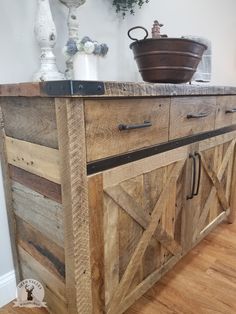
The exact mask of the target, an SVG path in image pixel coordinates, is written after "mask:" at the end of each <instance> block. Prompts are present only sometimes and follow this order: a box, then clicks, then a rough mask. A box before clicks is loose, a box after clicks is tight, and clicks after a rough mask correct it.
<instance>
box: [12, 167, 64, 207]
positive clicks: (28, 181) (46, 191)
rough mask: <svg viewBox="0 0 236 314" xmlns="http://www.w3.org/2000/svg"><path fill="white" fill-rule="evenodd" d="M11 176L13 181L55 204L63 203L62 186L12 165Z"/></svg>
mask: <svg viewBox="0 0 236 314" xmlns="http://www.w3.org/2000/svg"><path fill="white" fill-rule="evenodd" d="M9 175H10V178H11V179H12V180H13V181H16V182H18V183H21V184H23V185H25V186H26V187H28V188H30V189H32V190H34V191H35V192H38V193H40V194H42V195H44V196H46V197H47V198H49V199H51V200H53V201H55V202H58V203H61V202H62V200H61V186H60V185H59V184H57V183H54V182H52V181H49V180H47V179H44V178H42V177H39V176H36V175H34V174H32V173H30V172H28V171H25V170H23V169H21V168H18V167H15V166H12V165H9Z"/></svg>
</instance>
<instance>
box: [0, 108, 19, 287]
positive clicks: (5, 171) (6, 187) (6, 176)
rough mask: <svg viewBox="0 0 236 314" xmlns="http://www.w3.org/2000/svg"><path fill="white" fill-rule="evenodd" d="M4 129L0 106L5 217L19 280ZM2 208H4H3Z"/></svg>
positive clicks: (14, 223)
mask: <svg viewBox="0 0 236 314" xmlns="http://www.w3.org/2000/svg"><path fill="white" fill-rule="evenodd" d="M5 138H6V136H5V131H4V121H3V115H2V110H1V107H0V167H1V175H2V178H3V184H4V196H5V202H6V209H7V217H8V225H9V233H10V241H11V251H12V256H13V263H14V268H15V274H16V282H19V281H20V278H21V274H20V269H19V256H18V252H17V249H16V222H15V215H14V210H13V206H12V192H11V182H10V176H9V169H8V166H7V165H8V164H7V152H6V143H5ZM3 210H4V209H3Z"/></svg>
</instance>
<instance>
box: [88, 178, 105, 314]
mask: <svg viewBox="0 0 236 314" xmlns="http://www.w3.org/2000/svg"><path fill="white" fill-rule="evenodd" d="M88 187H89V216H90V249H91V255H90V260H91V273H92V277H91V280H92V297H93V313H94V314H103V313H104V312H105V288H104V267H105V266H104V224H103V219H104V209H103V184H102V175H101V174H99V175H96V176H92V177H90V178H89V180H88Z"/></svg>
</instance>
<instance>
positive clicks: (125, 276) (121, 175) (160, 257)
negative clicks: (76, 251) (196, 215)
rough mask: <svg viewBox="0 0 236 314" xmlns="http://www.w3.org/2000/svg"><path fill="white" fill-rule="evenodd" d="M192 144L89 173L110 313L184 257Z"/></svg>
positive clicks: (131, 299)
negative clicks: (97, 219) (97, 220)
mask: <svg viewBox="0 0 236 314" xmlns="http://www.w3.org/2000/svg"><path fill="white" fill-rule="evenodd" d="M189 148H190V147H189V146H185V147H181V148H177V149H175V150H172V151H169V152H165V153H162V154H159V155H156V156H152V157H148V158H146V159H142V160H139V161H136V162H132V163H130V164H127V165H123V166H120V167H117V168H114V169H111V170H108V171H105V172H103V173H100V174H99V175H94V176H91V177H90V178H89V185H90V186H89V187H90V190H91V188H92V187H93V191H94V192H93V193H92V194H93V195H90V197H89V198H90V204H92V206H91V205H90V207H93V208H92V209H91V210H93V211H94V215H95V211H96V212H98V210H99V216H100V217H101V212H102V213H103V214H102V215H103V219H101V220H100V222H102V223H103V230H104V233H103V241H104V276H103V277H104V296H103V297H104V299H105V302H104V307H105V312H106V313H112V314H117V313H123V312H124V310H125V309H127V307H128V306H129V305H131V304H132V303H133V302H134V301H135V300H136V299H138V298H139V297H140V296H141V295H142V294H143V293H144V291H146V290H148V288H150V287H151V286H152V285H153V284H154V283H155V282H156V281H157V280H158V279H159V278H161V277H162V275H163V274H164V273H165V272H166V271H167V270H168V269H170V268H171V267H172V266H173V265H174V264H175V263H176V262H177V260H179V259H180V257H181V254H182V241H183V239H184V229H185V228H184V227H185V226H184V224H183V217H184V214H183V212H184V207H185V205H184V204H185V202H186V191H185V190H186V186H185V185H186V176H187V171H186V169H187V164H188V162H189V158H188V155H189ZM99 178H100V179H99ZM98 181H99V184H98ZM93 182H96V184H94V183H93ZM98 191H99V192H98ZM95 194H97V196H95ZM92 199H96V203H95V202H92V201H91V200H92ZM99 204H100V205H99ZM98 208H100V209H98ZM94 219H95V218H94ZM95 223H97V222H95ZM97 235H98V232H96V241H97V237H98V236H97ZM97 246H98V245H97ZM101 247H102V245H101V244H100V248H101ZM100 257H101V254H100ZM100 266H102V265H100ZM101 276H102V275H101ZM100 282H101V278H100ZM98 297H100V298H101V295H100V296H98ZM101 313H102V311H101Z"/></svg>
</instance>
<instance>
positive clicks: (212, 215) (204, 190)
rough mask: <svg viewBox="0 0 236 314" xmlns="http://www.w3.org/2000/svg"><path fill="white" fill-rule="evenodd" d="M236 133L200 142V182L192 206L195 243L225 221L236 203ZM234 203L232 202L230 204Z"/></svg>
mask: <svg viewBox="0 0 236 314" xmlns="http://www.w3.org/2000/svg"><path fill="white" fill-rule="evenodd" d="M235 136H236V134H235V132H233V133H228V134H225V135H221V136H219V137H215V138H212V139H209V140H206V141H202V142H200V143H199V153H200V155H201V165H202V166H201V181H200V188H199V194H198V196H196V197H194V199H193V200H192V201H191V202H192V209H193V210H194V218H193V229H194V230H193V243H195V242H197V241H199V240H200V239H201V238H202V237H204V236H205V235H206V233H208V232H209V231H210V229H212V228H214V227H215V226H216V225H217V224H219V223H220V222H221V221H223V220H224V219H225V218H226V217H227V216H228V215H229V214H230V210H231V209H230V207H231V205H232V210H233V207H234V205H233V202H234V198H235V196H234V188H233V185H235V176H236V173H235V162H234V158H235V141H236V140H235ZM231 203H232V204H231Z"/></svg>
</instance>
